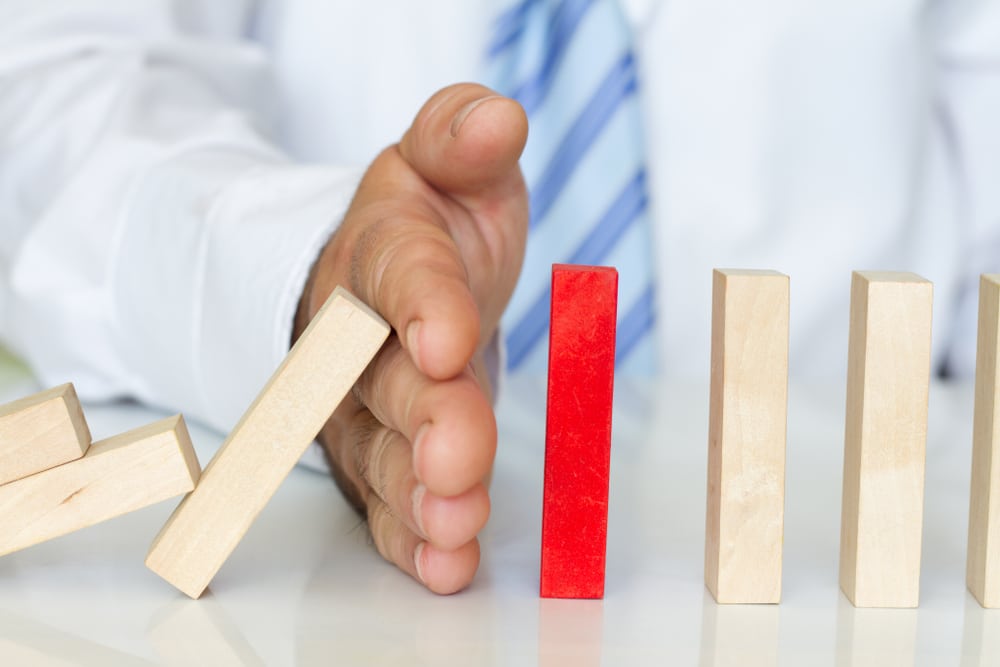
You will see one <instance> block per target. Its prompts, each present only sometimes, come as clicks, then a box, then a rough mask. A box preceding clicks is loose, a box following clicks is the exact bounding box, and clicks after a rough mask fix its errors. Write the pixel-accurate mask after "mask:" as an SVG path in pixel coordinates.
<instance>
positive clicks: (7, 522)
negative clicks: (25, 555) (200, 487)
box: [0, 415, 200, 555]
mask: <svg viewBox="0 0 1000 667" xmlns="http://www.w3.org/2000/svg"><path fill="white" fill-rule="evenodd" d="M199 472H200V468H199V466H198V459H197V457H196V456H195V453H194V448H193V447H192V445H191V438H190V436H189V435H188V432H187V427H186V426H185V424H184V420H183V419H182V418H181V417H180V415H177V416H175V417H170V418H167V419H162V420H160V421H157V422H154V423H152V424H148V425H146V426H142V427H140V428H137V429H134V430H132V431H128V432H127V433H122V434H121V435H116V436H114V437H112V438H108V439H106V440H101V441H99V442H95V443H94V444H93V445H91V446H90V449H88V450H87V454H86V455H85V456H84V457H83V458H81V459H79V460H77V461H72V462H70V463H64V464H63V465H61V466H57V467H55V468H50V469H49V470H46V471H44V472H40V473H37V474H35V475H31V476H30V477H24V478H22V479H19V480H17V481H15V482H11V483H10V484H5V485H4V486H0V555H3V554H8V553H11V552H12V551H17V550H19V549H23V548H25V547H30V546H32V545H33V544H38V543H40V542H44V541H45V540H50V539H52V538H54V537H59V536H60V535H66V534H68V533H71V532H73V531H75V530H79V529H81V528H86V527H87V526H93V525H94V524H97V523H100V522H101V521H106V520H108V519H111V518H114V517H116V516H120V515H122V514H126V513H128V512H133V511H135V510H138V509H142V508H143V507H147V506H149V505H152V504H154V503H158V502H160V501H162V500H167V499H168V498H172V497H174V496H179V495H181V494H183V493H187V492H188V491H190V490H191V489H193V488H194V486H195V483H196V482H197V481H198V475H199Z"/></svg>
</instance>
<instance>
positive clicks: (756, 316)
mask: <svg viewBox="0 0 1000 667" xmlns="http://www.w3.org/2000/svg"><path fill="white" fill-rule="evenodd" d="M710 397H711V400H710V406H709V425H708V513H707V519H706V522H705V583H706V585H707V586H708V589H709V590H710V591H711V592H712V595H713V596H714V597H715V599H716V601H717V602H720V603H777V602H779V601H780V600H781V547H782V539H783V536H784V530H783V528H784V508H785V430H786V421H787V420H786V412H787V406H788V276H786V275H783V274H780V273H777V272H775V271H739V270H716V271H715V273H714V277H713V285H712V379H711V391H710Z"/></svg>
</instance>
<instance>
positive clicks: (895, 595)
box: [840, 272, 933, 607]
mask: <svg viewBox="0 0 1000 667" xmlns="http://www.w3.org/2000/svg"><path fill="white" fill-rule="evenodd" d="M932 291H933V288H932V286H931V283H930V282H928V281H927V280H924V279H923V278H921V277H919V276H916V275H914V274H912V273H889V272H856V273H854V276H853V279H852V282H851V324H850V338H849V344H848V370H847V417H846V427H845V436H844V487H843V496H842V508H841V531H840V586H841V588H842V589H843V591H844V593H845V594H846V595H847V597H848V599H849V600H850V601H851V602H852V603H853V604H854V606H856V607H916V606H917V604H918V602H919V592H920V540H921V532H922V525H923V494H924V466H925V450H926V441H927V398H928V389H929V382H930V356H931V301H932Z"/></svg>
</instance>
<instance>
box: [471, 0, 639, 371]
mask: <svg viewBox="0 0 1000 667" xmlns="http://www.w3.org/2000/svg"><path fill="white" fill-rule="evenodd" d="M489 59H490V62H489V65H490V68H491V73H492V81H491V82H490V83H491V84H492V85H493V87H494V88H496V89H497V90H498V91H499V92H501V93H504V94H506V95H509V96H511V97H513V98H515V99H516V100H518V101H519V102H520V103H521V104H522V105H523V106H524V109H525V111H526V112H527V113H528V118H529V121H530V128H531V129H530V132H529V138H528V144H527V146H526V147H525V151H524V155H523V156H522V159H521V168H522V169H523V171H524V175H525V179H526V180H527V182H528V187H529V190H530V193H531V194H530V201H531V222H530V228H529V236H528V249H527V252H526V256H525V264H524V269H523V271H522V274H521V280H520V282H519V283H518V286H517V289H516V290H515V292H514V296H513V298H512V299H511V303H510V305H509V306H508V308H507V312H506V314H505V315H504V330H505V331H506V332H507V351H508V367H509V368H510V369H511V370H534V371H540V370H544V369H545V367H546V361H547V344H548V340H547V339H548V336H547V335H546V332H547V331H548V326H549V321H548V318H549V299H550V290H551V287H550V285H549V274H550V268H551V265H552V264H553V263H556V262H561V263H570V264H603V265H611V266H616V267H617V268H618V271H619V303H618V341H617V351H616V357H617V362H616V365H617V368H618V370H619V371H625V372H639V373H650V372H652V371H654V370H655V369H656V364H655V349H654V344H653V340H652V339H653V336H652V335H651V334H652V331H653V324H654V292H653V272H652V262H651V252H652V248H651V244H650V241H649V230H648V222H647V207H648V197H647V193H646V169H645V164H644V161H643V143H642V133H641V124H640V118H639V109H638V100H637V96H636V90H637V85H638V81H637V76H636V64H635V58H634V56H633V53H632V49H631V44H630V40H629V31H628V26H627V25H626V23H625V21H624V18H623V17H622V15H621V13H620V10H619V8H618V7H617V5H616V4H615V2H613V1H611V0H522V1H521V2H518V3H517V4H516V5H515V6H513V7H511V8H510V9H508V10H507V11H506V12H505V13H504V14H502V15H501V16H500V18H499V19H498V21H497V24H496V35H495V39H494V41H493V42H492V43H491V44H490V48H489Z"/></svg>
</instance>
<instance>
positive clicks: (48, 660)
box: [0, 611, 155, 667]
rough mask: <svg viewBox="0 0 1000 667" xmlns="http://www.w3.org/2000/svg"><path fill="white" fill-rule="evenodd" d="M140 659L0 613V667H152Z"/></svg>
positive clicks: (20, 617) (21, 618) (10, 614)
mask: <svg viewBox="0 0 1000 667" xmlns="http://www.w3.org/2000/svg"><path fill="white" fill-rule="evenodd" d="M153 664H155V663H152V662H149V661H148V660H145V659H143V658H140V657H139V656H136V655H132V654H130V653H125V652H124V651H119V650H117V649H113V648H111V647H109V646H105V645H103V644H98V643H96V642H93V641H90V640H89V639H85V638H83V637H79V636H77V635H73V634H70V633H68V632H64V631H62V630H57V629H56V628H53V627H51V626H49V625H46V624H44V623H40V622H38V621H35V620H33V619H28V618H24V617H23V616H19V615H17V614H14V613H12V612H8V611H0V665H101V666H102V667H140V666H144V665H153Z"/></svg>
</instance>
